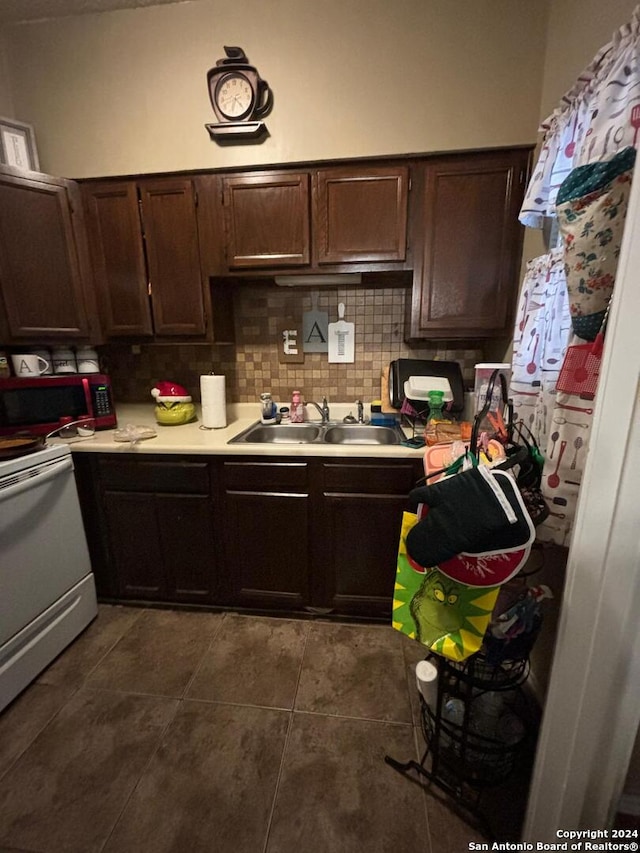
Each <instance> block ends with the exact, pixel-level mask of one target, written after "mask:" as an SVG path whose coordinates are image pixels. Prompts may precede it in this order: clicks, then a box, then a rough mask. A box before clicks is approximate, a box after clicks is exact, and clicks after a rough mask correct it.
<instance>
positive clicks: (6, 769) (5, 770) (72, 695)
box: [0, 610, 142, 779]
mask: <svg viewBox="0 0 640 853" xmlns="http://www.w3.org/2000/svg"><path fill="white" fill-rule="evenodd" d="M141 613H142V610H141V611H140V613H138V615H137V616H136V618H135V619H134V620H133V622H132V623H131V625H130V626H129V627H128V628H127V629H126V631H125V632H124V633H125V634H126V633H127V631H128V630H129V629H130V628H132V627H133V625H134V624H135V623H136V622H137V620H138V619H139V618H140V614H141ZM99 616H100V611H99V610H98V618H99ZM94 623H95V620H93V621H92V622H91V623H90V624H89V625H87V629H88V628H89V627H90V626H91V625H93V624H94ZM85 630H86V629H85ZM81 636H82V634H80V635H78V637H76V638H75V639H74V640H73V641H72V642H71V643H70V644H69V645H68V646H67V647H66V648H64V649H63V650H62V651H61V652H60V654H59V655H58V656H57V657H56V659H55V660H59V659H60V658H62V657H64V655H65V653H66V652H67V651H69V650H70V649H71V648H72V647H73V645H74V643H75V642H76V640H79V639H80V637H81ZM123 636H124V634H122V635H121V636H120V637H119V638H118V639H117V640H114V642H113V645H111V646H110V647H109V648H108V650H107V651H106V652H105V653H104V655H102V657H101V658H100V660H99V661H98V663H97V664H96V665H95V666H94V667H93V668H92V669H90V670H89V672H88V673H87V675H85V676H84V678H83V680H81V681H79V682H78V683H77V684H70V685H69V687H68V689H69V690H70V693H69V695H68V696H67V698H66V699H65V700H64V702H63V703H62V705H60V707H59V708H58V709H57V710H56V711H54V713H53V714H52V715H51V717H49V719H48V720H47V721H46V723H44V724H43V725H42V727H41V728H40V729H38V731H37V732H36V733H35V734H34V735H33V737H32V738H31V740H30V741H29V742H28V743H27V745H26V746H25V748H24V749H23V750H22V751H21V752H19V753H18V754H17V755H16V756H15V757H14V759H13V760H12V761H10V762H9V764H8V765H7V766H6V767H4V768H3V769H2V770H1V771H0V779H3V778H4V776H5V775H6V774H7V773H8V772H9V771H10V770H11V769H13V768H14V767H15V766H16V764H17V763H18V761H19V760H20V759H21V758H22V756H23V755H24V754H25V752H26V751H27V750H28V749H29V748H30V747H31V746H32V745H33V744H34V743H35V741H36V739H37V738H38V737H39V736H40V735H41V734H42V732H43V731H44V730H45V729H46V728H47V726H48V725H49V724H50V723H52V722H53V721H54V720H55V718H56V717H57V716H58V715H59V714H60V712H61V711H62V710H63V708H65V707H66V706H67V705H68V704H69V702H71V700H72V699H73V698H75V696H76V694H77V693H78V692H79V691H80V690H81V689H82V688H83V687H84V686H85V682H86V680H87V678H88V677H89V675H90V674H91V673H92V672H93V671H94V670H95V668H96V667H97V666H99V665H100V663H102V661H103V660H104V658H105V657H106V656H107V655H108V654H109V652H110V651H111V650H112V649H113V648H114V647H115V646H116V645H117V644H118V643H119V642H120V640H121V639H122V637H123ZM54 663H55V661H51V663H50V664H49V665H48V666H47V668H46V669H45V670H44V671H43V672H42V673H41V674H40V675H39V676H38V677H36V678H35V679H34V680H33V681H32V682H31V683H30V684H29V685H28V686H27V687H26V688H25V690H23V691H22V692H21V693H20V694H19V695H18V696H17V697H16V699H15V701H19V700H20V699H21V698H22V697H24V696H25V695H26V693H27V692H28V691H29V690H31V688H33V687H36V686H39V687H44V688H46V689H57V690H64V689H65V688H66V687H67V684H65V682H64V681H63V682H62V684H55V683H54V684H51V683H48V682H47V681H41V680H40V679H41V678H42V676H43V675H44V674H45V673H46V670H47V669H48V668H49V667H50V666H52V665H53V664H54ZM6 710H7V709H6V708H5V709H4V711H6ZM4 711H3V713H4Z"/></svg>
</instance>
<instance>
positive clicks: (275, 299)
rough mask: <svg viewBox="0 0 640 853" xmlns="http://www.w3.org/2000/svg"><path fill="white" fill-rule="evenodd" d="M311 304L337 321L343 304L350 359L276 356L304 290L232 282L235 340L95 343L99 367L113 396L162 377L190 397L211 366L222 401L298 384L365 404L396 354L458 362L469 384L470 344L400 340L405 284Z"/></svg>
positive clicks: (305, 298) (478, 354) (277, 394)
mask: <svg viewBox="0 0 640 853" xmlns="http://www.w3.org/2000/svg"><path fill="white" fill-rule="evenodd" d="M316 295H317V308H318V309H319V310H321V311H327V312H328V314H329V322H330V323H331V322H334V321H335V320H337V319H338V303H339V302H344V304H345V320H347V321H349V322H353V323H354V324H355V361H354V363H353V364H329V363H328V361H327V353H305V358H304V363H302V364H291V363H285V364H282V363H280V362H279V359H278V344H279V339H278V327H279V323H280V322H281V321H282V319H283V318H284V317H289V316H293V317H300V318H301V316H302V313H303V312H304V311H309V310H311V308H312V293H311V291H309V290H306V289H305V290H300V289H299V288H296V289H292V288H282V287H277V286H276V285H248V284H243V285H241V286H239V287H238V289H237V291H236V293H235V295H234V317H235V326H236V343H235V344H225V345H216V344H198V343H192V344H189V343H176V344H152V343H150V344H142V345H141V346H140V353H139V354H133V353H132V347H131V345H130V344H118V343H111V344H108V345H107V346H104V347H101V349H100V357H101V360H102V366H103V368H104V370H105V371H106V372H107V373H109V374H110V375H111V377H112V380H113V386H114V393H115V397H116V400H119V401H121V402H146V401H149V402H151V394H150V392H151V388H152V387H153V385H154V384H155V383H156V382H157V381H159V380H162V379H165V380H171V381H173V382H178V383H180V384H181V385H184V386H185V387H186V388H187V389H188V390H189V392H190V393H191V394H192V396H193V398H194V400H198V399H199V397H200V376H201V374H203V373H209V372H211V371H214V372H215V373H222V374H224V376H225V377H226V389H227V402H230V403H249V402H253V401H255V400H256V399H257V398H258V396H259V394H260V393H261V392H262V391H270V392H271V393H272V395H273V397H274V399H276V400H278V401H281V402H286V401H288V400H289V399H290V396H291V391H292V390H293V389H294V388H299V389H300V391H301V392H302V394H303V396H304V397H306V399H309V400H318V399H320V398H322V396H327V397H328V398H329V400H330V401H331V400H334V401H345V402H348V401H350V400H355V399H357V398H361V399H363V400H365V401H370V400H371V399H375V398H377V397H379V396H380V379H381V375H382V371H383V369H384V368H385V367H387V366H388V365H389V362H391V361H393V360H394V359H396V358H433V359H442V360H453V361H459V362H460V365H461V367H462V372H463V376H464V381H465V384H468V385H472V384H473V379H474V365H475V364H476V362H478V361H483V358H484V355H483V350H482V348H481V346H480V344H479V342H478V341H455V342H446V341H434V342H433V344H431V345H429V343H428V342H425V343H424V345H421V346H418V347H410V346H408V345H407V344H406V343H405V341H404V339H403V330H404V317H405V300H406V299H409V298H410V296H411V291H410V289H409V288H406V287H384V288H381V287H378V288H371V289H357V290H356V289H353V288H348V289H331V290H320V291H317V292H316Z"/></svg>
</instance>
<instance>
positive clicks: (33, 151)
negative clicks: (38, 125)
mask: <svg viewBox="0 0 640 853" xmlns="http://www.w3.org/2000/svg"><path fill="white" fill-rule="evenodd" d="M0 163H2V164H3V165H4V166H15V167H16V168H18V169H25V170H30V171H32V172H38V171H40V162H39V160H38V149H37V148H36V137H35V134H34V132H33V127H32V126H31V125H30V124H25V123H24V122H22V121H16V120H15V119H12V118H2V117H1V116H0Z"/></svg>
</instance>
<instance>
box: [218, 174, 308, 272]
mask: <svg viewBox="0 0 640 853" xmlns="http://www.w3.org/2000/svg"><path fill="white" fill-rule="evenodd" d="M223 199H224V210H225V228H226V237H227V264H228V266H229V268H230V269H251V268H254V267H267V268H268V267H290V266H301V265H303V264H308V263H309V262H310V249H309V245H310V242H309V227H310V226H309V175H308V174H296V173H293V172H276V173H268V172H266V173H262V174H260V175H234V176H233V177H227V178H225V179H224V181H223Z"/></svg>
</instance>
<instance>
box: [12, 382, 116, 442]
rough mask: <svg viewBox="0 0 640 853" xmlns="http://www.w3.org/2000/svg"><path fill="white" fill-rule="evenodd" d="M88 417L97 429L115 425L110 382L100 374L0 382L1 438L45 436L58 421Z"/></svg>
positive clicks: (56, 426)
mask: <svg viewBox="0 0 640 853" xmlns="http://www.w3.org/2000/svg"><path fill="white" fill-rule="evenodd" d="M68 417H71V418H73V420H77V419H78V418H81V417H90V418H93V419H94V420H95V428H96V429H112V428H113V427H115V426H117V421H116V413H115V409H114V405H113V395H112V389H111V381H110V379H109V377H108V376H106V375H105V374H103V373H91V374H84V375H82V374H77V373H76V374H67V375H64V376H39V377H34V378H33V379H31V378H29V379H19V378H15V377H14V378H12V379H0V435H11V434H12V433H15V432H20V431H21V430H25V431H28V432H30V433H34V434H35V435H46V434H47V433H48V432H51V431H52V430H54V429H56V428H58V427H59V426H60V425H61V424H60V419H61V418H68Z"/></svg>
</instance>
